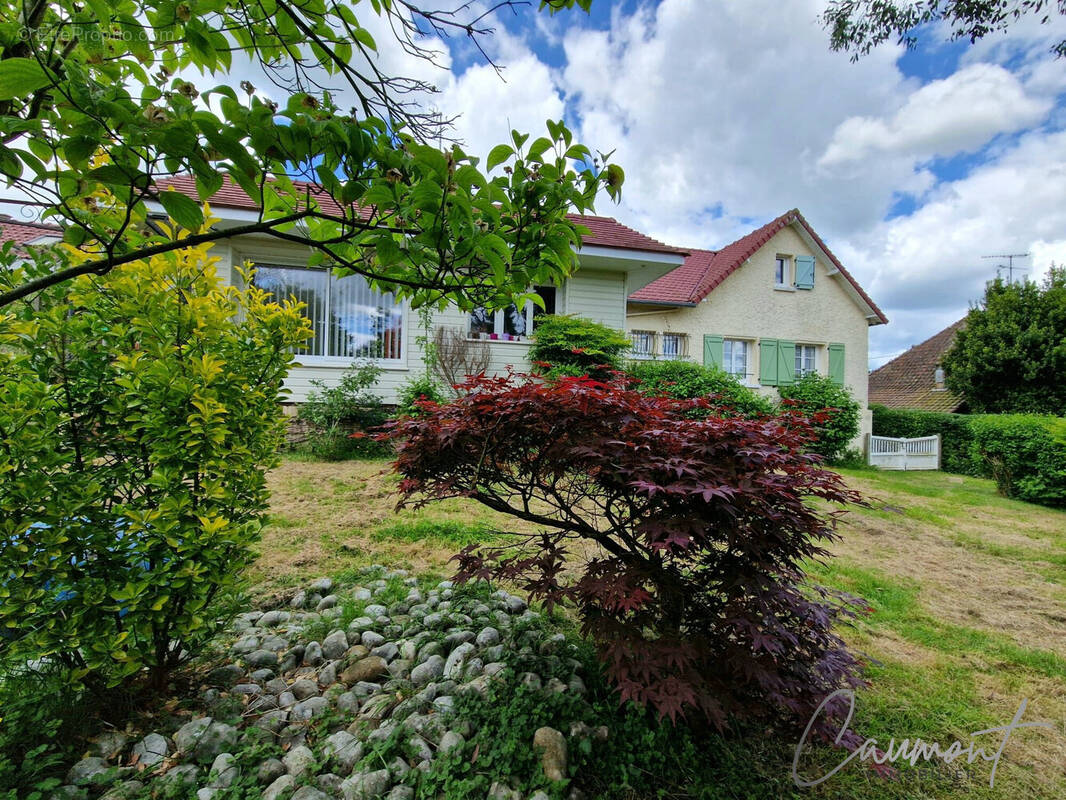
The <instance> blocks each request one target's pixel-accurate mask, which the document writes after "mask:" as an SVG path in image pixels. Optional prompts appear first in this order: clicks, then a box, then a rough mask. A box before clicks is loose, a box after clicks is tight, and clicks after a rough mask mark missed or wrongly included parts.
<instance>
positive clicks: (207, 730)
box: [174, 717, 239, 764]
mask: <svg viewBox="0 0 1066 800" xmlns="http://www.w3.org/2000/svg"><path fill="white" fill-rule="evenodd" d="M238 738H239V734H238V733H237V729H236V728H234V727H233V726H232V725H227V724H226V723H224V722H215V721H214V720H212V719H211V717H200V718H198V719H194V720H192V721H191V722H187V723H185V724H184V725H182V726H181V727H180V728H179V729H178V731H177V733H175V734H174V746H175V747H176V748H177V749H178V750H179V751H181V752H182V753H186V754H188V755H190V756H192V760H194V761H197V762H199V763H201V764H207V763H210V762H211V761H213V760H214V758H215V756H217V755H218V754H219V753H222V752H225V751H226V750H230V749H232V748H233V746H234V745H236V744H237V739H238Z"/></svg>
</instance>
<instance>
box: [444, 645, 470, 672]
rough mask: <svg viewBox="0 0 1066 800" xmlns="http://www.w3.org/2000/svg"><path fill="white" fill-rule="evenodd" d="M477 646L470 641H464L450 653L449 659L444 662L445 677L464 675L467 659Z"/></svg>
mask: <svg viewBox="0 0 1066 800" xmlns="http://www.w3.org/2000/svg"><path fill="white" fill-rule="evenodd" d="M474 650H475V648H474V645H472V644H471V643H470V642H464V643H463V644H461V645H459V646H458V647H456V648H455V649H454V650H452V652H451V653H449V654H448V660H447V661H445V662H444V677H445V678H451V679H458V678H460V677H462V674H463V668H464V666H465V665H466V659H467V658H468V657H469V656H470V655H472V654H473V652H474Z"/></svg>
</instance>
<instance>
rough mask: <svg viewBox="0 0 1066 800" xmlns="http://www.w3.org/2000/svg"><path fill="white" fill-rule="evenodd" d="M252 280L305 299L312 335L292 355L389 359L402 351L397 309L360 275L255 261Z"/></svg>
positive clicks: (280, 293) (399, 310)
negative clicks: (302, 346) (337, 273)
mask: <svg viewBox="0 0 1066 800" xmlns="http://www.w3.org/2000/svg"><path fill="white" fill-rule="evenodd" d="M252 283H254V284H255V285H256V286H258V287H259V288H261V289H263V290H264V291H267V292H270V293H271V294H272V295H274V297H275V298H277V299H279V300H284V299H288V298H289V297H293V298H295V299H296V300H298V301H300V302H302V303H305V304H306V305H305V307H304V310H303V314H304V316H305V317H307V318H308V319H309V320H310V321H311V326H312V328H313V329H314V332H315V335H314V338H313V339H311V340H310V341H309V342H308V343H307V346H306V347H305V348H303V349H301V350H298V351H297V354H298V355H302V356H319V357H323V358H342V359H352V360H356V359H392V360H395V359H399V358H401V356H402V354H403V349H402V348H403V308H402V307H401V306H400V304H399V303H398V302H397V301H396V298H395V297H394V296H393V295H392V293H391V292H390V293H382V292H376V291H374V290H373V289H371V288H370V286H369V284H368V283H367V281H366V278H364V277H363V276H362V275H349V276H348V277H345V278H338V277H336V276H335V275H334V274H333V272H332V271H331V270H325V269H305V268H302V267H282V266H274V265H270V264H257V265H256V272H255V277H254V278H253V280H252Z"/></svg>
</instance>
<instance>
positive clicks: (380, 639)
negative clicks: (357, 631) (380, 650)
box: [361, 631, 385, 649]
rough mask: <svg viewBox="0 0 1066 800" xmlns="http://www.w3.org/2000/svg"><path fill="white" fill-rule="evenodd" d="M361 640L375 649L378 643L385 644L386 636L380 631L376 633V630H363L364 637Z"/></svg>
mask: <svg viewBox="0 0 1066 800" xmlns="http://www.w3.org/2000/svg"><path fill="white" fill-rule="evenodd" d="M361 641H362V643H363V644H364V645H365V646H367V647H369V648H371V649H373V648H375V647H377V646H378V645H381V644H384V643H385V637H384V636H382V635H381V634H380V633H376V632H374V631H363V637H362V639H361Z"/></svg>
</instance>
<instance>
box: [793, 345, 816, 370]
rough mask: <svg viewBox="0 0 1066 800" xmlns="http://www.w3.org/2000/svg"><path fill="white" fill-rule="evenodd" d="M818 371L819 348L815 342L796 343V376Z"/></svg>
mask: <svg viewBox="0 0 1066 800" xmlns="http://www.w3.org/2000/svg"><path fill="white" fill-rule="evenodd" d="M817 371H818V348H817V347H815V346H814V345H813V344H798V345H796V377H797V378H801V377H803V376H804V375H809V374H811V373H814V372H817Z"/></svg>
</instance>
